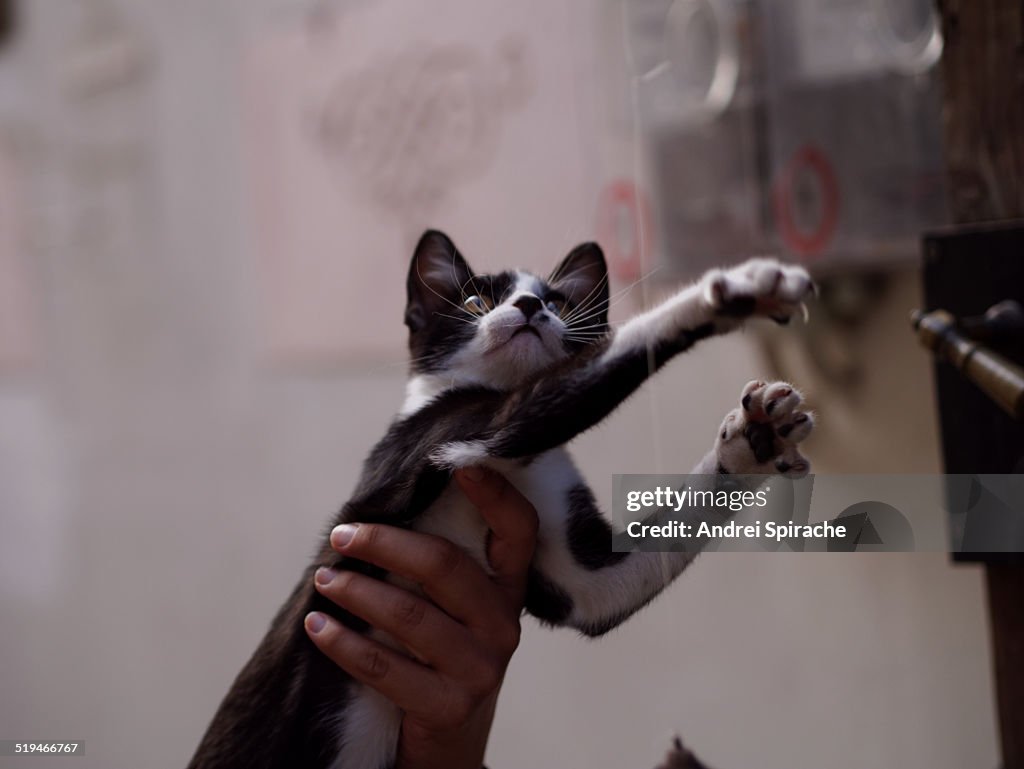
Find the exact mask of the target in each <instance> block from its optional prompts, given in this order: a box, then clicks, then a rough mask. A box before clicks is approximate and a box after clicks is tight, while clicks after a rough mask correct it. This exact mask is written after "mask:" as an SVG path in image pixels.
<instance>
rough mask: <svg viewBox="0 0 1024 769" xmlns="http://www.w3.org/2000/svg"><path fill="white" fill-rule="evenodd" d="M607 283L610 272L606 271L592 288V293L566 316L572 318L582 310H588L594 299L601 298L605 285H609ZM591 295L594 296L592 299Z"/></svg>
mask: <svg viewBox="0 0 1024 769" xmlns="http://www.w3.org/2000/svg"><path fill="white" fill-rule="evenodd" d="M607 283H608V273H605V274H604V275H602V276H601V280H599V281H598V282H597V284H596V285H595V286H594V287H593V288H592V289H590V293H588V294H587V295H586V296H585V297H583V301H582V302H580V303H579V304H578V305H576V307H574V308H573V309H572V311H571V312H570V313H569V314H568V315H567V316H566V318H572V317H573V316H574V315H579V314H580V313H581V312H583V311H584V310H586V309H587V308H588V307H589V306H590V305H591V304H592V303H593V302H594V301H597V300H598V299H600V291H601V289H602V288H603V287H604V286H605V285H607ZM591 297H593V299H591Z"/></svg>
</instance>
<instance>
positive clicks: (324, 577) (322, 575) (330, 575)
mask: <svg viewBox="0 0 1024 769" xmlns="http://www.w3.org/2000/svg"><path fill="white" fill-rule="evenodd" d="M337 574H338V572H336V571H335V570H334V569H329V568H327V567H326V566H321V567H320V568H319V569H317V570H316V575H315V576H314V577H313V579H315V580H316V584H318V585H329V584H331V582H332V581H333V580H334V578H335V577H336V576H337Z"/></svg>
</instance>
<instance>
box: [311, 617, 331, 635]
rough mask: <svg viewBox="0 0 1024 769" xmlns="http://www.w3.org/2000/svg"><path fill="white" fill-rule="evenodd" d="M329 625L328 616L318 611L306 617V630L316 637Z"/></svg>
mask: <svg viewBox="0 0 1024 769" xmlns="http://www.w3.org/2000/svg"><path fill="white" fill-rule="evenodd" d="M326 625H327V616H326V615H325V614H321V613H320V612H318V611H311V612H310V613H309V614H307V615H306V629H307V630H308V631H309V632H310V633H312V634H313V635H316V634H317V633H319V632H320V631H321V630H323V629H324V627H325V626H326Z"/></svg>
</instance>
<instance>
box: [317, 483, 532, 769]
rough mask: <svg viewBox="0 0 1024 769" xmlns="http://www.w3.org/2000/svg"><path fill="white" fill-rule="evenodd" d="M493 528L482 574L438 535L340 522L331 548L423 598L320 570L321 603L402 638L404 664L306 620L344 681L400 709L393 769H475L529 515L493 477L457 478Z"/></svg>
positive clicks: (372, 644) (509, 647) (509, 650)
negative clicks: (403, 582) (407, 584)
mask: <svg viewBox="0 0 1024 769" xmlns="http://www.w3.org/2000/svg"><path fill="white" fill-rule="evenodd" d="M455 479H456V481H457V482H458V484H459V487H460V488H461V489H462V491H463V493H465V495H466V497H467V498H468V499H469V500H470V501H471V502H472V503H473V504H474V505H475V506H476V507H477V509H478V510H479V511H480V515H481V516H482V517H483V519H484V520H485V521H486V522H487V524H488V526H489V527H490V529H491V536H490V541H489V543H488V550H487V557H488V560H489V561H490V565H491V568H492V570H493V572H494V576H489V575H488V574H487V573H486V572H485V571H484V570H483V569H482V568H481V567H480V566H479V565H478V564H477V563H476V562H475V561H473V560H472V559H471V558H470V557H469V556H467V555H466V554H465V553H463V551H462V550H460V549H459V548H458V547H456V546H455V545H453V544H452V543H450V542H448V541H447V540H445V539H442V538H440V537H435V536H431V535H428V534H421V533H418V532H412V531H407V530H404V529H397V528H393V527H390V526H380V525H357V526H339V527H337V528H336V529H335V530H334V531H333V532H332V533H331V546H332V547H333V548H334V549H335V550H336V551H337V552H338V553H340V554H342V555H346V556H351V557H355V558H358V559H360V560H363V561H367V562H369V563H373V564H376V565H378V566H381V567H383V568H384V569H387V570H388V571H389V572H394V573H395V574H398V575H400V576H402V577H405V578H406V579H408V580H410V581H412V582H414V583H416V584H418V585H419V586H420V587H421V589H422V590H423V591H424V593H425V594H426V597H422V596H419V595H416V594H414V593H411V592H409V591H406V590H402V589H401V588H399V587H396V586H394V585H390V584H387V583H384V582H380V581H378V580H375V579H372V578H370V577H366V576H363V575H360V574H355V573H353V572H332V571H331V570H329V569H321V570H320V571H319V572H317V575H316V588H317V590H319V591H320V592H321V593H322V594H323V595H324V596H326V597H327V598H329V599H330V600H331V601H333V602H334V603H336V604H337V605H338V606H341V607H343V608H345V609H347V610H348V611H350V612H352V613H353V614H355V615H357V616H359V617H362V618H363V619H364V620H366V621H367V622H369V623H370V625H372V626H373V627H375V628H379V629H380V630H383V631H385V632H387V633H388V634H390V635H391V636H393V637H394V638H396V639H397V640H398V641H400V642H401V643H402V644H403V645H404V646H405V648H406V649H408V650H409V651H410V653H411V654H412V655H413V658H410V657H409V656H406V655H404V654H401V653H399V652H396V651H394V650H392V649H390V648H388V647H386V646H383V645H381V644H379V643H377V642H376V641H373V640H371V639H369V638H367V637H365V636H364V635H361V634H359V633H355V632H353V631H351V630H348V629H346V628H345V627H343V626H342V625H341V624H340V623H338V622H336V621H335V620H333V619H331V618H330V617H327V616H326V615H323V614H320V613H317V612H313V613H311V614H310V615H308V616H307V617H306V623H305V626H306V632H307V633H308V634H309V637H310V638H311V639H312V640H313V643H315V644H316V646H317V647H318V648H319V649H320V650H321V651H322V652H323V653H324V654H326V655H327V656H328V657H329V658H330V659H331V660H333V661H334V662H335V663H336V664H337V665H338V666H339V667H341V668H342V669H343V670H345V671H346V672H347V673H348V674H349V675H351V676H352V677H353V678H356V679H357V680H359V681H362V682H363V683H365V684H366V685H368V686H370V687H372V688H374V689H376V690H377V691H379V692H380V693H381V694H383V695H384V696H385V697H387V698H388V699H389V700H391V701H392V702H394V703H395V704H396V705H398V707H400V708H401V709H402V710H403V712H404V717H403V720H402V729H401V735H400V737H399V745H398V763H397V765H396V766H397V769H431V768H433V767H438V766H444V767H449V768H450V769H480V766H481V765H482V764H483V758H484V750H485V748H486V747H487V737H488V735H489V734H490V730H491V723H492V722H493V720H494V709H495V706H496V704H497V700H498V692H499V690H500V689H501V683H502V680H503V679H504V676H505V669H506V668H507V667H508V663H509V660H510V659H511V658H512V654H513V652H515V650H516V647H517V646H518V645H519V635H520V624H519V619H520V615H521V614H522V610H523V602H524V599H525V595H526V575H527V569H528V567H529V564H530V560H531V559H532V557H533V551H534V548H535V546H536V539H537V512H536V510H534V508H533V506H532V505H531V504H530V503H529V501H527V500H526V498H525V497H523V496H522V495H521V494H520V493H519V492H518V491H516V489H515V488H513V487H512V486H511V485H510V484H509V483H508V481H506V480H505V479H504V478H503V477H501V476H500V475H498V474H497V473H494V472H491V471H489V470H484V469H481V468H467V469H465V470H459V471H457V472H456V473H455Z"/></svg>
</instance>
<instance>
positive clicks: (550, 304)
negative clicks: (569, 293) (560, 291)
mask: <svg viewBox="0 0 1024 769" xmlns="http://www.w3.org/2000/svg"><path fill="white" fill-rule="evenodd" d="M545 307H547V308H548V310H549V311H550V312H551V313H552V314H553V315H559V316H560V315H561V314H562V310H564V309H565V299H563V298H562V297H560V296H555V297H551V298H550V299H548V301H547V303H546V304H545Z"/></svg>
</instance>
